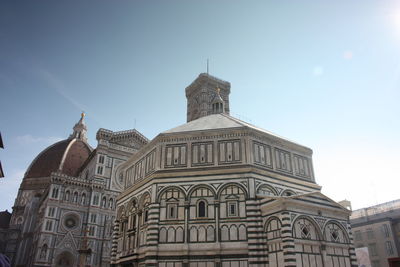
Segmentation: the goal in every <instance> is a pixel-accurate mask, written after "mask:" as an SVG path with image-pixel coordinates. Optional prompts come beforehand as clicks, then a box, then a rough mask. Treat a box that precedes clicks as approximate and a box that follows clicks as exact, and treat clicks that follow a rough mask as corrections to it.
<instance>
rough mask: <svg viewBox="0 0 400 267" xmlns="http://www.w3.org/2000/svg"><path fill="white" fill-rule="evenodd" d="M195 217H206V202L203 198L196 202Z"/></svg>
mask: <svg viewBox="0 0 400 267" xmlns="http://www.w3.org/2000/svg"><path fill="white" fill-rule="evenodd" d="M197 217H199V218H204V217H206V202H205V201H203V200H201V201H199V203H198V204H197Z"/></svg>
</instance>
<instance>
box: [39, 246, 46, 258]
mask: <svg viewBox="0 0 400 267" xmlns="http://www.w3.org/2000/svg"><path fill="white" fill-rule="evenodd" d="M46 255H47V244H44V245H43V246H42V248H41V250H40V259H42V260H44V259H46Z"/></svg>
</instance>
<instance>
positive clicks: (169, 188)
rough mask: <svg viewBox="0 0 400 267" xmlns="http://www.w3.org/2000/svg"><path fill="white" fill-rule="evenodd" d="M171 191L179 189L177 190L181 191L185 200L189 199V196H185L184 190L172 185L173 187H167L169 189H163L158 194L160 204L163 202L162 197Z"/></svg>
mask: <svg viewBox="0 0 400 267" xmlns="http://www.w3.org/2000/svg"><path fill="white" fill-rule="evenodd" d="M171 189H177V190H179V191H180V192H181V193H182V194H183V198H184V199H186V198H187V196H186V194H185V192H184V191H183V189H182V188H180V187H178V186H175V185H171V186H167V187H165V188H163V189H162V190H161V191H160V192H159V193H158V195H157V202H158V203H160V202H161V197H162V195H163V194H164V193H165V192H167V191H168V190H171Z"/></svg>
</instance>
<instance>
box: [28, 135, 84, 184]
mask: <svg viewBox="0 0 400 267" xmlns="http://www.w3.org/2000/svg"><path fill="white" fill-rule="evenodd" d="M91 150H92V149H91V147H90V146H89V145H88V144H87V143H86V142H84V141H82V140H80V139H76V138H74V139H66V140H63V141H60V142H57V143H55V144H53V145H51V146H49V147H48V148H46V149H45V150H43V151H42V152H41V153H40V154H39V155H38V156H37V157H36V158H35V159H34V160H33V162H32V164H31V166H30V167H29V168H28V170H27V172H26V173H25V178H37V177H48V176H50V174H51V173H52V172H55V171H60V172H61V173H64V174H66V175H70V176H76V175H77V172H78V170H79V169H80V167H82V165H83V164H84V162H85V161H86V160H87V158H88V157H89V154H90V153H91Z"/></svg>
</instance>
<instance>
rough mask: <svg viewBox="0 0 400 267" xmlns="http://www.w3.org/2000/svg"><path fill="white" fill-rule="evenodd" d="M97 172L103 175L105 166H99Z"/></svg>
mask: <svg viewBox="0 0 400 267" xmlns="http://www.w3.org/2000/svg"><path fill="white" fill-rule="evenodd" d="M97 174H99V175H103V166H98V167H97Z"/></svg>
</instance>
